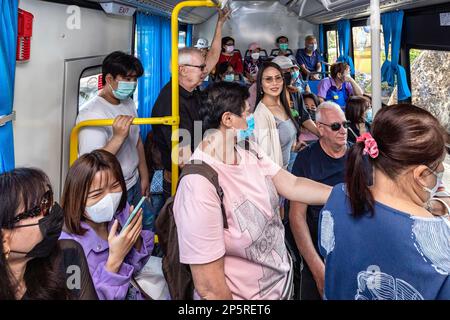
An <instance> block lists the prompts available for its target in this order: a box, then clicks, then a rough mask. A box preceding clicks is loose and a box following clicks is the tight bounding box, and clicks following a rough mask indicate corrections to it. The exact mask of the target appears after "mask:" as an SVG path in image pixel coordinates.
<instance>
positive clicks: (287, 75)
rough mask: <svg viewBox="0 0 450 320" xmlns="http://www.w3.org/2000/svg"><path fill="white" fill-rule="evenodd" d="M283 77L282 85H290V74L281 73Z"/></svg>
mask: <svg viewBox="0 0 450 320" xmlns="http://www.w3.org/2000/svg"><path fill="white" fill-rule="evenodd" d="M283 77H284V83H286V85H287V86H289V85H291V82H292V75H291V73H290V72H285V73H283Z"/></svg>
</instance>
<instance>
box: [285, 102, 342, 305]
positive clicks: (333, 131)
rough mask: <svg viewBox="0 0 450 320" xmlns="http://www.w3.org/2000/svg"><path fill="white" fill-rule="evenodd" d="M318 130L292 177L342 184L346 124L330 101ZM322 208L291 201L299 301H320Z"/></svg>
mask: <svg viewBox="0 0 450 320" xmlns="http://www.w3.org/2000/svg"><path fill="white" fill-rule="evenodd" d="M316 121H317V126H318V128H319V131H320V139H319V141H318V142H315V143H313V144H310V145H309V146H308V147H306V148H305V149H303V150H302V151H300V152H299V154H298V156H297V159H296V160H295V163H294V167H293V169H292V174H294V175H295V176H297V177H305V178H308V179H311V180H314V181H317V182H320V183H324V184H326V185H329V186H332V187H333V186H335V185H337V184H338V183H342V182H344V177H345V175H344V172H345V161H346V160H347V150H348V149H349V145H348V143H347V125H348V124H347V122H346V120H345V115H344V113H343V112H342V110H341V108H340V107H339V106H338V105H337V104H335V103H333V102H324V103H322V104H321V105H320V106H319V107H318V109H317V112H316ZM322 207H323V206H308V205H306V204H304V203H300V202H294V201H293V202H291V204H290V211H289V223H290V227H291V228H290V229H291V230H292V234H293V236H294V239H295V243H296V246H297V249H298V253H300V255H301V257H298V258H299V260H300V259H301V260H302V261H303V268H298V270H299V273H296V274H295V275H294V277H295V276H297V275H299V276H300V279H299V280H300V281H296V283H300V287H299V288H296V289H297V290H298V291H297V293H298V298H299V299H300V300H320V299H321V297H322V296H323V288H324V282H325V265H324V263H323V261H322V259H321V257H320V254H319V247H318V244H317V234H318V225H319V224H318V222H319V214H320V210H321V209H322ZM297 267H299V265H297Z"/></svg>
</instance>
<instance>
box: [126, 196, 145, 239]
mask: <svg viewBox="0 0 450 320" xmlns="http://www.w3.org/2000/svg"><path fill="white" fill-rule="evenodd" d="M145 198H146V197H145V196H143V197H142V198H141V200H140V201H139V203H138V204H137V206H136V207H135V208H134V210H133V212H131V214H130V216H129V217H128V219H127V222H126V223H125V225H124V226H123V227H122V230H121V231H120V233H122V232H123V230H125V228H126V227H127V226H128V225H129V224H130V223H131V221H133V218H134V217H135V216H136V214H137V213H138V211H139V209H140V208H141V206H142V204H143V203H144V200H145Z"/></svg>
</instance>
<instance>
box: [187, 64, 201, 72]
mask: <svg viewBox="0 0 450 320" xmlns="http://www.w3.org/2000/svg"><path fill="white" fill-rule="evenodd" d="M183 66H186V67H194V68H199V69H200V70H201V71H204V70H205V68H206V64H201V65H199V66H195V65H193V64H183Z"/></svg>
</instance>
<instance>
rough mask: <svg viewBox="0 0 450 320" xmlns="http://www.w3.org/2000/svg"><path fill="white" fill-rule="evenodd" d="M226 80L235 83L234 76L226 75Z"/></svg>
mask: <svg viewBox="0 0 450 320" xmlns="http://www.w3.org/2000/svg"><path fill="white" fill-rule="evenodd" d="M224 80H225V81H227V82H233V81H234V74H226V75H225V78H224Z"/></svg>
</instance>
